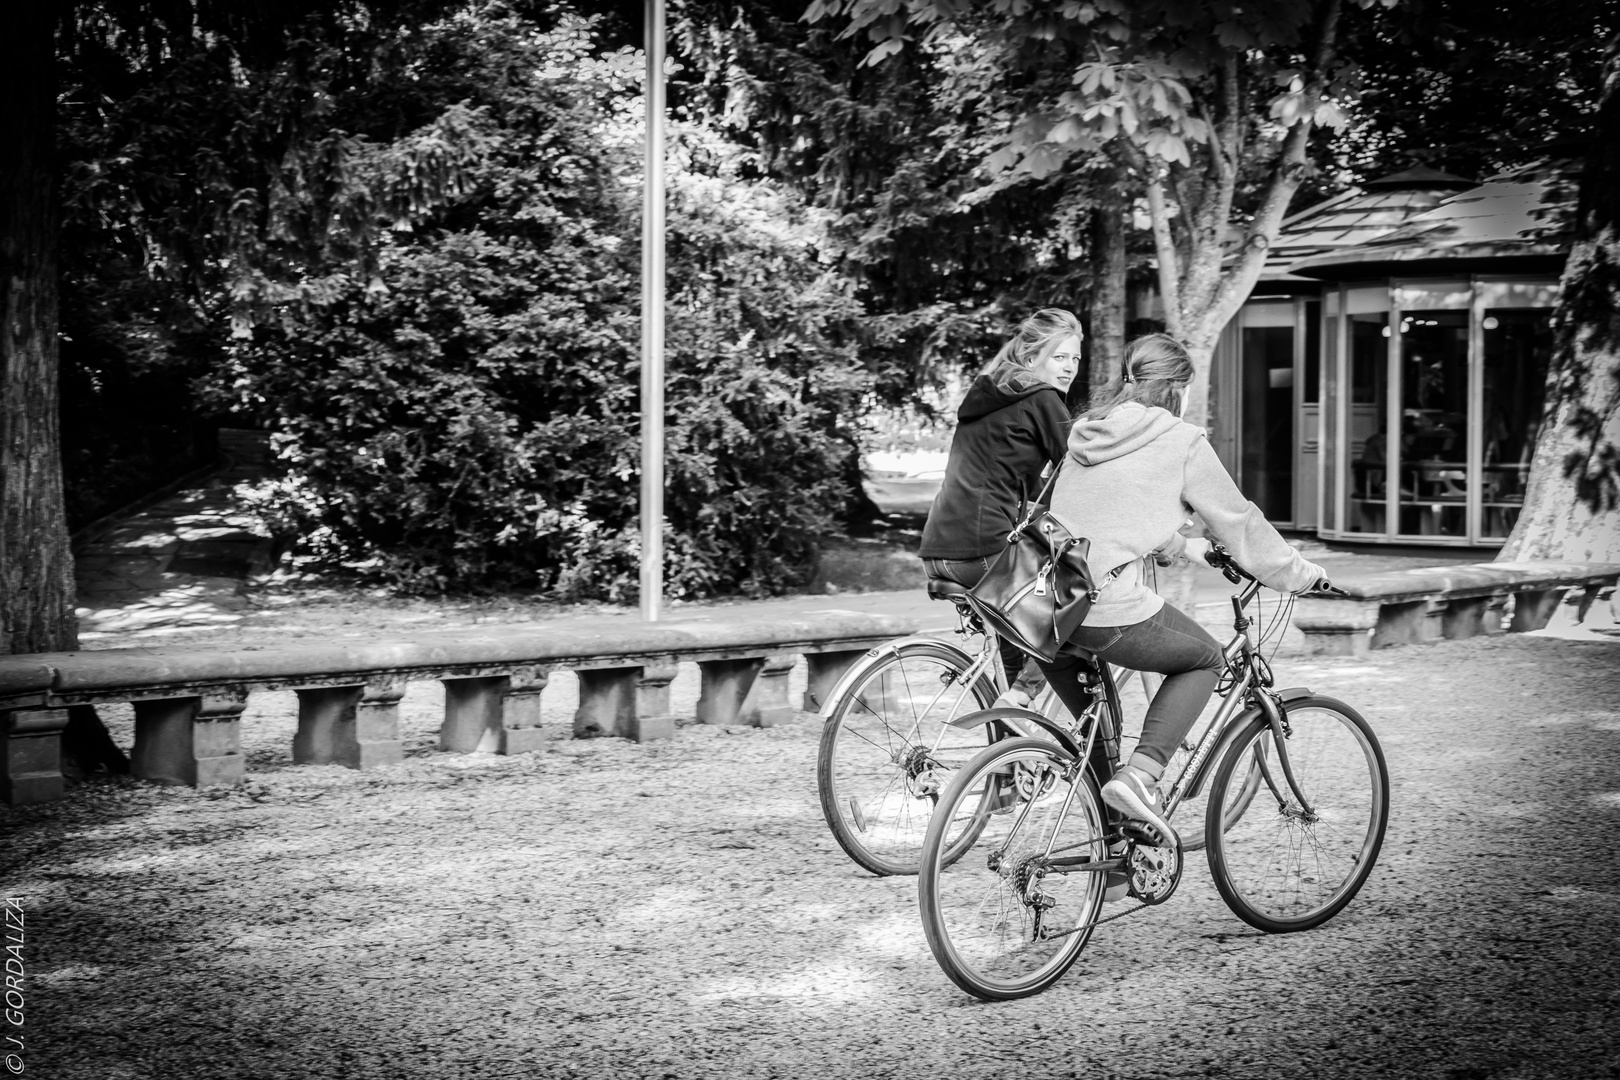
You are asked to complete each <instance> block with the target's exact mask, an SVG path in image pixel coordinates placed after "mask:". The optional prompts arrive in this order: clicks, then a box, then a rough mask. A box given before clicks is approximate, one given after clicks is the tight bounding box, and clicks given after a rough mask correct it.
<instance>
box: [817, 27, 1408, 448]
mask: <svg viewBox="0 0 1620 1080" xmlns="http://www.w3.org/2000/svg"><path fill="white" fill-rule="evenodd" d="M1350 3H1351V4H1353V5H1354V6H1356V7H1361V8H1367V7H1372V6H1374V4H1382V5H1383V6H1389V5H1390V4H1391V3H1393V0H1350ZM1344 6H1345V5H1344V3H1343V2H1342V0H1313V2H1310V3H1304V2H1299V0H1258V2H1246V3H1243V4H1232V3H1215V4H1210V3H1206V2H1203V0H1156V2H1153V3H1139V2H1127V0H1092V2H1086V3H1073V4H1064V5H1060V6H1051V5H1039V4H1014V3H1005V2H998V3H994V4H988V5H973V4H963V3H959V2H956V0H816V2H814V3H812V4H811V6H810V8H809V10H808V12H807V13H806V16H805V17H806V18H807V19H809V20H811V21H818V20H824V19H833V18H839V19H843V18H846V17H847V20H848V21H847V29H846V31H845V32H846V33H848V34H860V33H864V34H865V35H866V37H867V38H868V39H869V40H870V41H871V42H872V49H871V51H870V52H869V53H868V54H867V57H866V62H867V63H878V62H880V61H883V60H884V59H885V57H889V56H894V55H904V54H906V53H908V52H910V51H913V50H908V49H907V48H906V46H907V44H908V43H912V44H913V45H914V51H916V52H919V53H922V54H923V55H925V56H927V57H928V58H929V59H930V61H931V62H932V63H933V64H935V65H938V66H940V67H943V68H945V69H948V70H950V71H951V72H952V73H953V77H954V78H956V79H958V80H960V81H961V82H962V84H963V85H964V86H971V87H976V88H978V96H979V101H978V102H977V104H979V107H980V108H981V109H982V110H983V111H986V112H989V113H991V114H992V115H994V116H996V117H998V118H999V119H1000V126H1001V130H1000V133H999V139H998V141H999V148H998V149H996V150H995V152H994V153H992V154H990V155H988V157H987V158H986V159H985V161H984V165H985V168H986V170H987V171H988V172H990V173H992V174H996V175H998V176H1005V175H1008V174H1010V175H1021V174H1028V175H1032V176H1044V175H1049V174H1050V173H1052V172H1053V171H1055V170H1057V169H1060V168H1063V167H1065V165H1066V164H1067V163H1069V162H1071V161H1072V160H1074V159H1076V158H1082V159H1084V158H1094V157H1095V156H1096V155H1098V154H1100V153H1104V152H1107V153H1109V154H1112V155H1114V156H1115V157H1116V159H1117V160H1118V161H1119V163H1120V165H1121V166H1122V167H1123V168H1124V169H1125V170H1126V172H1125V173H1124V174H1123V176H1124V179H1125V181H1126V182H1128V183H1129V184H1130V185H1131V187H1132V189H1133V190H1134V191H1136V192H1138V193H1140V195H1141V196H1142V198H1143V200H1144V201H1145V203H1146V207H1147V210H1148V213H1149V217H1150V219H1151V222H1152V233H1153V238H1154V247H1155V251H1156V255H1157V264H1158V265H1157V270H1158V282H1159V290H1160V294H1161V296H1162V298H1163V302H1164V309H1165V323H1166V326H1167V329H1169V331H1170V332H1171V333H1173V334H1175V335H1176V336H1177V337H1178V338H1180V339H1181V340H1182V341H1183V342H1184V343H1186V345H1187V346H1188V349H1189V351H1190V352H1191V353H1192V355H1193V359H1194V362H1195V364H1196V365H1197V367H1198V372H1199V377H1198V379H1197V380H1196V381H1195V383H1194V385H1193V392H1192V394H1191V396H1190V401H1189V404H1188V414H1189V418H1190V419H1192V420H1193V422H1195V423H1202V422H1203V421H1204V417H1205V396H1206V393H1207V381H1208V369H1209V362H1210V358H1211V355H1212V353H1213V350H1214V346H1215V342H1216V340H1217V338H1218V336H1219V334H1220V331H1221V329H1222V328H1223V327H1224V326H1225V325H1226V323H1227V322H1228V321H1229V320H1230V319H1231V317H1232V316H1233V315H1234V314H1235V313H1236V312H1237V309H1238V308H1239V306H1241V304H1242V303H1243V301H1244V300H1245V299H1246V298H1247V297H1248V294H1249V292H1250V291H1251V289H1252V287H1253V285H1254V283H1255V281H1256V280H1257V279H1258V277H1259V274H1260V271H1261V268H1262V266H1263V263H1264V260H1265V252H1266V249H1267V248H1268V247H1269V246H1270V243H1271V241H1272V240H1273V239H1274V238H1275V236H1276V233H1277V229H1278V226H1279V225H1280V224H1281V222H1282V219H1283V216H1284V214H1285V213H1286V211H1287V208H1288V205H1289V202H1290V200H1291V199H1292V197H1293V195H1294V193H1295V192H1296V191H1297V190H1298V189H1299V186H1300V184H1301V183H1302V181H1303V180H1304V178H1305V175H1306V173H1307V171H1308V168H1307V166H1308V153H1309V150H1310V139H1311V134H1312V132H1313V130H1314V129H1315V128H1316V127H1317V125H1319V124H1328V125H1337V124H1339V123H1341V122H1342V118H1343V114H1342V103H1343V102H1346V101H1348V100H1352V99H1353V98H1354V96H1355V93H1356V91H1357V87H1358V78H1359V73H1358V69H1357V67H1356V65H1355V64H1354V63H1353V62H1352V60H1351V59H1350V58H1348V57H1347V56H1345V55H1344V54H1343V53H1342V50H1341V49H1340V40H1339V28H1340V19H1341V15H1342V10H1343V8H1344ZM997 182H1001V181H997ZM1234 227H1235V228H1237V229H1238V230H1239V231H1240V233H1241V236H1240V238H1239V239H1238V241H1237V242H1236V244H1235V245H1230V244H1229V243H1228V232H1229V230H1230V229H1232V228H1234Z"/></svg>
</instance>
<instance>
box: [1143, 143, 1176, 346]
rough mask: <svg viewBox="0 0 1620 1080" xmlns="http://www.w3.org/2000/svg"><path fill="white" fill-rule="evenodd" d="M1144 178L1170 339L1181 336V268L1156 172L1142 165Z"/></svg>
mask: <svg viewBox="0 0 1620 1080" xmlns="http://www.w3.org/2000/svg"><path fill="white" fill-rule="evenodd" d="M1143 166H1144V172H1145V173H1146V175H1147V201H1148V218H1149V219H1150V220H1151V221H1152V222H1153V247H1154V250H1155V252H1156V253H1157V254H1158V257H1159V295H1160V296H1161V297H1162V298H1163V300H1164V328H1165V329H1166V330H1167V331H1169V333H1170V336H1171V337H1175V338H1179V337H1181V336H1182V323H1181V268H1180V266H1179V260H1178V259H1177V258H1176V245H1175V241H1174V240H1173V239H1172V238H1171V236H1170V210H1169V208H1168V207H1167V206H1166V205H1165V202H1164V187H1163V185H1162V183H1161V182H1160V179H1159V174H1158V172H1157V171H1155V170H1153V168H1152V166H1151V165H1149V164H1148V163H1147V162H1143Z"/></svg>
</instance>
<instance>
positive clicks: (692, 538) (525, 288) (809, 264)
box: [214, 14, 867, 600]
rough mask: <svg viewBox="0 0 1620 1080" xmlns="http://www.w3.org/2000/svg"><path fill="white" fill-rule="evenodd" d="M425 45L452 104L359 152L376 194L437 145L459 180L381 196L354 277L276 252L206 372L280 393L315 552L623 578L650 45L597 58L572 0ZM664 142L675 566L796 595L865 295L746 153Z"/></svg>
mask: <svg viewBox="0 0 1620 1080" xmlns="http://www.w3.org/2000/svg"><path fill="white" fill-rule="evenodd" d="M416 48H417V49H418V50H419V55H421V56H422V57H424V58H425V59H424V60H423V61H422V64H423V66H424V68H425V69H426V70H425V74H426V76H427V77H428V78H429V79H430V81H433V82H435V83H437V84H438V85H437V86H436V87H435V90H434V93H435V95H436V96H438V97H440V98H446V97H449V98H452V99H453V100H456V101H457V104H455V105H452V106H449V107H447V108H446V109H445V110H444V112H443V113H441V114H440V115H439V116H435V117H432V118H430V119H429V120H428V121H427V122H426V123H424V124H423V125H422V126H421V127H419V128H417V129H415V130H413V131H409V132H405V133H403V134H402V135H400V136H399V137H397V138H395V139H393V140H391V141H388V142H383V141H380V140H379V141H362V140H354V141H352V142H351V144H350V148H349V150H348V153H349V154H350V158H349V163H348V168H347V175H348V176H350V177H351V178H353V179H352V180H351V181H350V182H351V183H353V184H355V185H356V187H357V188H360V189H362V190H371V191H375V190H376V189H377V188H378V187H379V186H383V187H386V186H387V185H389V184H397V183H398V178H400V177H410V176H415V175H419V174H420V173H421V172H422V170H423V168H424V165H423V162H424V160H428V161H432V162H449V164H448V165H447V166H446V167H445V169H444V174H443V175H444V176H445V177H453V181H452V180H448V179H445V180H439V181H436V182H434V183H432V184H430V185H428V186H427V189H426V193H425V194H423V195H420V196H417V197H414V199H413V200H410V199H403V198H393V199H383V198H380V197H379V198H377V199H376V203H375V205H377V206H382V205H385V204H388V205H390V206H391V209H390V210H389V211H388V220H389V226H390V227H389V229H388V230H387V231H386V232H384V231H381V230H379V231H378V232H377V234H376V236H375V239H374V240H373V242H372V248H371V250H370V252H369V253H368V255H369V261H368V263H367V264H366V267H367V273H365V274H359V273H356V272H355V271H354V269H353V263H352V260H345V259H343V258H340V257H333V258H330V259H322V258H318V257H312V258H310V259H309V261H308V266H309V271H310V273H309V274H308V276H307V277H306V278H305V279H303V280H301V281H296V282H289V281H287V280H286V279H285V278H284V277H283V276H281V275H284V274H285V266H286V263H282V264H280V265H272V266H271V268H270V270H268V271H266V270H265V269H264V265H263V264H260V266H259V268H258V269H259V273H260V277H259V279H258V280H257V281H256V282H255V283H254V286H253V289H252V290H251V291H252V292H253V295H254V297H255V302H256V303H260V304H263V305H264V307H263V309H262V310H255V312H254V317H253V319H252V321H251V329H249V330H247V331H246V332H245V333H244V335H243V336H242V337H241V338H240V340H239V341H238V342H237V343H236V344H234V345H233V346H232V348H231V349H230V362H229V365H228V367H227V369H226V370H225V371H224V372H223V373H222V375H221V376H220V377H219V378H218V379H217V380H216V381H215V384H214V385H215V388H216V392H217V393H218V395H219V396H221V397H222V398H225V399H228V400H229V401H231V402H232V403H233V404H234V405H235V406H237V407H238V408H242V409H249V410H257V411H261V412H263V413H264V414H266V415H269V416H271V417H274V419H275V426H276V428H277V431H278V434H277V435H276V443H277V445H278V447H279V448H280V451H281V454H282V456H283V459H284V460H285V461H286V463H287V465H288V469H289V473H288V476H287V478H286V479H285V480H283V481H281V482H279V483H277V484H275V485H273V486H272V487H271V488H269V489H268V490H266V491H265V492H263V493H262V494H261V497H260V498H261V506H262V508H263V510H264V512H265V514H266V516H267V517H269V518H270V519H271V520H272V521H274V522H275V523H276V524H277V525H278V526H279V527H280V528H281V529H282V530H284V531H286V532H288V533H290V534H292V535H295V536H298V537H301V538H303V539H304V541H305V542H306V544H307V546H308V549H309V550H310V551H311V553H312V554H314V555H315V556H317V557H318V558H319V559H321V560H323V561H325V562H326V563H328V564H330V563H339V562H341V563H348V564H351V565H353V564H357V563H358V564H362V565H365V566H367V567H369V568H370V569H371V570H373V571H374V572H376V573H379V574H381V575H383V576H384V577H386V578H387V579H389V580H391V581H393V582H396V583H398V584H399V585H401V586H403V587H405V588H409V589H415V590H429V591H431V590H438V589H445V588H453V589H466V588H479V587H490V586H503V585H509V586H520V587H534V588H539V589H543V590H549V591H551V592H553V593H555V594H556V595H558V596H559V597H561V598H565V599H578V598H585V597H599V598H606V599H612V600H625V599H629V598H631V597H633V596H634V594H635V589H636V580H637V566H638V562H637V560H638V555H639V548H638V537H637V528H636V525H637V520H636V519H637V503H636V497H637V486H638V482H639V476H638V473H639V445H640V435H639V409H640V402H639V392H638V373H639V364H640V359H639V348H638V341H639V324H638V322H637V318H636V314H637V310H638V307H639V296H638V292H637V282H638V279H639V265H638V256H639V244H638V242H637V239H638V236H639V220H638V218H639V202H640V198H639V196H640V190H639V182H638V181H639V167H638V160H637V159H638V151H639V141H638V138H637V136H638V134H639V132H638V128H639V124H638V123H636V118H635V116H634V115H633V108H634V106H635V105H636V104H637V103H638V100H639V99H637V98H635V97H634V96H633V95H632V94H631V93H630V87H631V84H632V83H633V81H634V79H635V75H636V72H637V66H638V64H639V61H638V59H637V58H636V57H635V56H633V55H631V54H630V53H628V52H619V53H612V54H607V55H606V56H603V55H599V54H598V53H597V52H596V50H595V47H594V42H593V40H592V36H591V31H590V26H589V24H588V23H587V22H586V21H584V20H581V19H578V18H573V17H564V18H562V19H560V20H558V21H557V23H556V24H555V25H554V26H553V27H551V28H549V29H542V28H541V27H539V26H538V25H536V24H534V23H532V22H529V21H527V20H524V19H522V18H520V17H518V16H515V15H511V16H506V17H501V18H497V17H491V16H489V15H487V14H486V15H484V16H483V17H481V18H478V19H476V20H475V19H460V20H448V21H445V22H443V23H439V24H435V25H431V26H428V27H426V28H423V29H422V30H421V31H420V34H419V42H418V44H417V45H416ZM430 64H431V66H429V65H430ZM452 76H453V77H452ZM452 90H453V93H452V92H451V91H452ZM428 146H431V147H434V148H435V149H434V152H433V154H431V155H430V154H427V153H424V151H423V147H428ZM439 147H447V148H448V149H439ZM460 147H476V153H464V152H462V151H461V150H460V149H457V148H460ZM673 157H674V158H675V162H676V167H675V168H673V169H672V176H671V179H670V190H669V226H670V233H671V240H670V249H669V266H670V271H669V285H668V290H669V309H668V328H669V334H668V345H667V352H666V362H667V365H668V379H667V383H666V387H667V389H666V393H667V417H668V420H667V425H668V426H667V432H666V445H667V455H666V466H665V468H666V479H667V484H666V486H667V496H666V507H665V508H666V521H667V529H668V534H667V535H668V539H667V541H666V548H667V556H668V565H667V566H666V582H667V589H668V593H669V595H671V596H701V595H707V594H711V593H714V592H724V591H732V590H736V591H741V592H744V593H748V594H755V595H757V594H761V593H769V592H779V591H782V590H783V589H785V588H787V587H790V586H792V585H795V584H799V583H802V582H803V581H804V580H805V579H806V577H807V575H808V573H809V572H810V570H811V569H812V567H813V561H814V555H815V552H816V549H817V545H818V542H819V539H820V537H821V536H823V535H824V534H825V533H827V532H828V531H829V530H830V529H832V528H833V526H834V519H835V515H836V513H837V512H838V510H839V509H840V508H841V507H842V505H843V502H844V500H845V499H846V498H847V494H848V491H847V488H846V486H845V484H844V482H843V481H842V479H841V478H840V476H839V469H840V465H841V463H842V461H843V460H844V459H846V458H848V457H849V456H851V455H852V454H853V452H854V444H853V440H852V435H851V433H850V432H848V431H846V430H844V429H843V428H842V427H841V426H840V425H841V424H843V423H847V422H848V421H847V420H846V419H844V418H846V417H847V416H849V415H850V414H851V413H852V412H853V410H854V408H855V406H856V404H857V403H858V401H859V398H860V395H861V394H862V393H863V392H864V390H865V389H866V382H867V380H866V377H865V376H864V375H863V373H862V372H861V370H860V368H859V366H858V365H857V364H856V362H855V359H854V348H853V339H852V337H851V332H850V326H851V323H852V320H853V317H854V316H855V315H856V314H857V309H856V308H855V305H854V303H853V301H852V299H851V298H850V296H849V290H848V289H847V288H845V287H843V286H841V285H840V284H839V283H838V282H837V281H836V279H833V278H831V277H830V276H829V275H828V274H827V272H826V270H825V268H824V267H822V266H821V265H820V264H819V263H818V261H817V259H816V257H815V252H814V249H813V248H812V247H811V245H810V239H811V237H813V235H814V230H813V229H812V228H811V222H810V220H809V219H808V217H807V215H806V213H805V211H804V210H803V209H802V208H800V207H799V206H798V205H797V204H796V202H795V200H794V199H793V198H792V197H791V196H789V195H788V194H787V193H785V192H783V191H780V190H777V189H776V188H775V187H773V186H772V185H769V184H766V183H762V182H759V181H757V180H756V181H747V180H745V179H744V178H743V177H742V175H741V172H742V170H743V168H744V166H745V165H746V159H744V158H743V157H741V156H740V155H739V154H738V153H737V151H736V150H735V148H733V147H729V146H727V145H726V144H725V143H723V142H721V141H720V140H718V139H716V138H714V137H713V136H712V135H710V134H708V133H706V132H704V131H702V130H701V129H695V128H689V129H686V130H684V131H683V132H681V133H680V135H679V137H678V138H677V140H676V146H675V152H674V154H673ZM435 167H437V166H435ZM305 250H306V251H307V250H308V249H307V247H306V248H305Z"/></svg>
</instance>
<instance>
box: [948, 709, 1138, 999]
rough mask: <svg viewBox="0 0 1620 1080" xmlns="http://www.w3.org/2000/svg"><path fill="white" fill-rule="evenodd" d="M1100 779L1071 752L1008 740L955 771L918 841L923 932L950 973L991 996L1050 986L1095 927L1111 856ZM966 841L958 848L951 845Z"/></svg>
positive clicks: (1003, 996)
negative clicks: (1100, 866) (1104, 863)
mask: <svg viewBox="0 0 1620 1080" xmlns="http://www.w3.org/2000/svg"><path fill="white" fill-rule="evenodd" d="M1103 820H1104V819H1103V813H1102V803H1101V800H1100V799H1099V797H1098V794H1097V785H1096V782H1095V781H1094V780H1093V779H1092V778H1091V775H1090V774H1089V773H1088V772H1087V771H1086V770H1084V769H1083V768H1081V767H1080V765H1079V764H1078V763H1077V762H1076V761H1075V760H1074V758H1073V757H1072V756H1071V755H1070V754H1069V753H1068V752H1067V751H1065V750H1062V749H1061V748H1059V747H1057V746H1055V745H1053V744H1052V743H1050V742H1046V741H1044V740H1041V739H1008V740H1006V741H1003V742H998V743H996V744H994V745H993V746H991V747H989V748H987V749H986V750H984V751H982V752H981V753H980V754H979V755H978V756H977V757H975V758H974V759H973V761H972V762H971V763H970V764H969V765H968V766H967V767H966V768H964V769H962V770H961V771H960V772H958V773H957V774H956V776H955V777H954V778H953V779H952V780H951V783H950V786H949V787H948V788H947V789H946V791H945V795H944V796H943V797H942V798H941V800H940V804H939V808H938V810H937V811H936V812H935V814H934V817H933V820H932V821H931V822H930V823H929V826H928V838H927V841H926V843H924V845H923V853H922V869H921V871H920V873H919V874H918V878H917V890H918V892H917V895H918V900H919V904H920V907H921V909H922V920H923V932H924V934H925V935H926V936H927V938H928V947H929V949H931V950H932V951H933V954H934V959H935V960H937V961H939V966H940V967H941V968H943V969H944V971H945V974H946V975H948V976H950V979H951V981H952V982H954V983H956V985H957V986H960V987H961V988H962V989H963V990H966V991H967V992H968V993H970V994H973V995H974V996H976V997H980V998H984V999H986V1000H990V1001H1003V1000H1007V999H1010V998H1020V997H1027V996H1028V995H1030V994H1035V993H1039V992H1040V991H1042V990H1044V989H1046V988H1047V987H1048V986H1051V985H1052V983H1054V982H1056V981H1057V980H1058V978H1059V977H1061V976H1062V974H1063V973H1064V972H1065V971H1067V970H1068V969H1069V967H1070V966H1071V965H1073V963H1074V962H1075V960H1076V959H1078V958H1079V956H1080V951H1081V950H1082V949H1084V948H1085V946H1086V942H1087V941H1088V940H1089V939H1090V937H1091V931H1092V929H1093V928H1094V926H1095V925H1096V921H1097V916H1098V909H1099V908H1100V906H1101V904H1102V898H1103V890H1104V887H1105V880H1104V879H1105V877H1106V876H1107V875H1106V873H1104V872H1102V871H1100V870H1094V869H1089V870H1088V869H1086V864H1087V863H1096V862H1098V861H1100V860H1102V859H1105V858H1106V857H1107V854H1108V853H1107V841H1106V838H1105V834H1104V832H1103ZM964 843H965V846H966V850H965V851H962V852H960V853H959V854H958V853H957V852H955V851H953V848H959V847H962V846H963V845H964Z"/></svg>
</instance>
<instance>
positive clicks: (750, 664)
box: [697, 656, 765, 724]
mask: <svg viewBox="0 0 1620 1080" xmlns="http://www.w3.org/2000/svg"><path fill="white" fill-rule="evenodd" d="M764 666H765V660H764V658H763V657H758V656H755V657H745V658H742V659H736V660H700V661H698V669H699V670H700V671H702V673H703V685H702V690H701V691H700V693H699V695H698V703H697V718H698V722H699V723H704V724H736V723H752V720H748V719H745V718H744V716H743V705H744V704H745V703H746V702H747V701H748V693H749V691H750V690H752V689H753V688H754V680H755V679H756V678H757V677H758V676H759V672H760V669H761V668H763V667H764Z"/></svg>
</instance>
